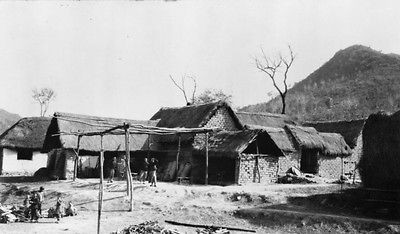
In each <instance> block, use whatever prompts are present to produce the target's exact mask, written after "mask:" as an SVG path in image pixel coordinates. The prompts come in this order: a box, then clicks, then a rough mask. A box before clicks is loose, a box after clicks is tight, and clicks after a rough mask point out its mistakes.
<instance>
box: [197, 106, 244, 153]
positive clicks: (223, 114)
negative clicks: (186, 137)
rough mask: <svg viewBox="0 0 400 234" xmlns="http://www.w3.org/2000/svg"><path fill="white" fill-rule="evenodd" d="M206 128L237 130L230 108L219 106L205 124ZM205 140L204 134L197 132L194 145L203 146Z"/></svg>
mask: <svg viewBox="0 0 400 234" xmlns="http://www.w3.org/2000/svg"><path fill="white" fill-rule="evenodd" d="M204 127H205V128H221V129H224V130H226V131H237V130H239V129H238V128H237V127H236V124H235V121H233V119H232V117H231V116H230V114H229V112H228V110H227V109H226V108H225V107H223V108H219V109H218V110H217V111H216V112H215V114H214V115H213V116H212V117H211V118H210V120H209V121H208V122H207V123H206V124H205V125H204ZM204 141H205V136H204V134H197V135H196V136H195V137H194V142H193V146H202V145H203V144H204Z"/></svg>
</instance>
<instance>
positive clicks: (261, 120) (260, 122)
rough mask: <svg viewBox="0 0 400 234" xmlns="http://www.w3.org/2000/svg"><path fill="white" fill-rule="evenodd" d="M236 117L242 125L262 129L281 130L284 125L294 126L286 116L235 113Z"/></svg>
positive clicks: (264, 113)
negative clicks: (260, 127)
mask: <svg viewBox="0 0 400 234" xmlns="http://www.w3.org/2000/svg"><path fill="white" fill-rule="evenodd" d="M236 115H237V117H238V118H239V120H240V122H241V123H242V124H243V125H257V126H263V127H275V128H283V127H285V125H287V124H289V125H296V123H295V122H294V121H293V120H292V119H291V118H290V117H289V116H287V115H282V114H273V113H267V112H263V113H250V112H236Z"/></svg>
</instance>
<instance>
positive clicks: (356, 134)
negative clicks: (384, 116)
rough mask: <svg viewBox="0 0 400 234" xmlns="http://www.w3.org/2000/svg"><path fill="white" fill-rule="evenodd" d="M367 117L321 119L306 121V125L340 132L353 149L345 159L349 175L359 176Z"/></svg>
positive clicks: (320, 130)
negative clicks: (336, 119)
mask: <svg viewBox="0 0 400 234" xmlns="http://www.w3.org/2000/svg"><path fill="white" fill-rule="evenodd" d="M365 121H366V119H356V120H341V121H320V122H305V123H303V125H304V126H309V127H313V128H315V129H316V130H317V131H319V132H328V133H329V132H332V133H339V134H340V135H342V136H343V138H344V140H345V141H346V143H347V144H348V145H349V146H350V148H351V149H352V154H351V156H350V157H346V158H345V160H344V167H345V171H346V172H350V173H348V174H349V175H353V173H354V171H355V173H356V175H355V176H356V178H359V171H358V170H356V168H358V166H357V165H358V163H359V161H360V158H361V154H362V130H363V128H364V124H365Z"/></svg>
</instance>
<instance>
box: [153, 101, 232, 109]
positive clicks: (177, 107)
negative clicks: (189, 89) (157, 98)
mask: <svg viewBox="0 0 400 234" xmlns="http://www.w3.org/2000/svg"><path fill="white" fill-rule="evenodd" d="M223 104H227V103H226V102H224V101H216V102H207V103H200V104H191V105H186V106H176V107H172V106H171V107H168V106H167V107H161V108H160V109H161V110H172V109H184V108H192V107H198V106H205V105H223Z"/></svg>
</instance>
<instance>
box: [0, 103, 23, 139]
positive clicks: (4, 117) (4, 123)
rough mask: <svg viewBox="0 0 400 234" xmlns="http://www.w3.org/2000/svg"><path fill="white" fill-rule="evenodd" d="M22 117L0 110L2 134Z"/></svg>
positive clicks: (0, 129)
mask: <svg viewBox="0 0 400 234" xmlns="http://www.w3.org/2000/svg"><path fill="white" fill-rule="evenodd" d="M19 119H21V117H20V116H19V115H17V114H12V113H10V112H8V111H5V110H3V109H0V134H2V133H3V132H4V131H5V130H7V129H8V128H9V127H11V125H13V124H15V123H16V122H17V121H18V120H19Z"/></svg>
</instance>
